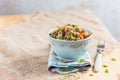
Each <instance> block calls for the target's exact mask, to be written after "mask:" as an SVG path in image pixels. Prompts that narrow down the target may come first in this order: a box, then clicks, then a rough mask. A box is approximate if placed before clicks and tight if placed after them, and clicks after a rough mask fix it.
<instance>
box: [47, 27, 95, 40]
mask: <svg viewBox="0 0 120 80" xmlns="http://www.w3.org/2000/svg"><path fill="white" fill-rule="evenodd" d="M84 28H85V27H84ZM55 29H56V28H52V29H51V30H50V31H49V32H48V37H49V38H50V39H52V40H55V41H59V42H80V41H86V40H88V39H91V38H92V36H93V31H91V30H90V29H88V28H85V29H86V30H87V31H89V32H90V33H91V34H92V35H91V36H89V37H88V38H86V39H82V40H77V41H69V40H60V39H55V38H53V37H51V36H50V33H51V32H52V31H54V30H55Z"/></svg>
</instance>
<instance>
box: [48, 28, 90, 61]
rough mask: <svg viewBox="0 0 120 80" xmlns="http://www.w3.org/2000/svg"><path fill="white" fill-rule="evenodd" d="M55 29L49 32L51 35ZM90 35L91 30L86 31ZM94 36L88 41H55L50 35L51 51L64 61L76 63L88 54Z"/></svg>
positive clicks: (87, 39)
mask: <svg viewBox="0 0 120 80" xmlns="http://www.w3.org/2000/svg"><path fill="white" fill-rule="evenodd" d="M54 30H55V29H52V30H50V31H49V34H50V33H51V32H53V31H54ZM86 30H87V31H88V33H90V34H92V32H91V30H89V29H86ZM91 38H92V35H91V36H89V37H88V38H86V39H83V40H78V41H67V40H59V39H54V38H52V37H51V36H50V35H49V40H50V44H51V50H52V51H54V52H55V53H56V54H57V56H59V57H60V58H62V59H65V60H70V61H75V60H78V59H79V58H80V57H82V56H83V55H84V53H86V52H87V51H88V49H89V47H90V42H91Z"/></svg>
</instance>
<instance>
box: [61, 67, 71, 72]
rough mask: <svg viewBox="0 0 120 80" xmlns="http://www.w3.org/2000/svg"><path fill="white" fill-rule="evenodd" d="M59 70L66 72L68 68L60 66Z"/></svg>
mask: <svg viewBox="0 0 120 80" xmlns="http://www.w3.org/2000/svg"><path fill="white" fill-rule="evenodd" d="M60 70H61V71H63V72H66V71H69V70H70V69H69V68H60Z"/></svg>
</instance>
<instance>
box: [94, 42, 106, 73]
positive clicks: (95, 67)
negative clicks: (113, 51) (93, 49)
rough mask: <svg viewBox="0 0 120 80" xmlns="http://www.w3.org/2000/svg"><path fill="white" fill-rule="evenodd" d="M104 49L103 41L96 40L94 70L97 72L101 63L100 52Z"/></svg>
mask: <svg viewBox="0 0 120 80" xmlns="http://www.w3.org/2000/svg"><path fill="white" fill-rule="evenodd" d="M104 49H105V41H98V45H97V56H96V60H95V65H94V71H95V72H99V71H100V68H101V65H102V52H103V51H104Z"/></svg>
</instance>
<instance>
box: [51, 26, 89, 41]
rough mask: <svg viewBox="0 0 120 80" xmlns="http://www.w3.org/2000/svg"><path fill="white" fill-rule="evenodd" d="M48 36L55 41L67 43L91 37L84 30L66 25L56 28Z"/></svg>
mask: <svg viewBox="0 0 120 80" xmlns="http://www.w3.org/2000/svg"><path fill="white" fill-rule="evenodd" d="M49 35H50V36H51V37H52V38H55V39H60V40H69V41H77V40H82V39H86V38H88V37H89V36H91V34H90V33H89V32H88V31H87V30H86V29H85V28H81V27H79V26H78V25H75V24H67V25H64V26H61V27H57V28H56V29H55V30H54V31H52V32H51V33H50V34H49Z"/></svg>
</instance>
